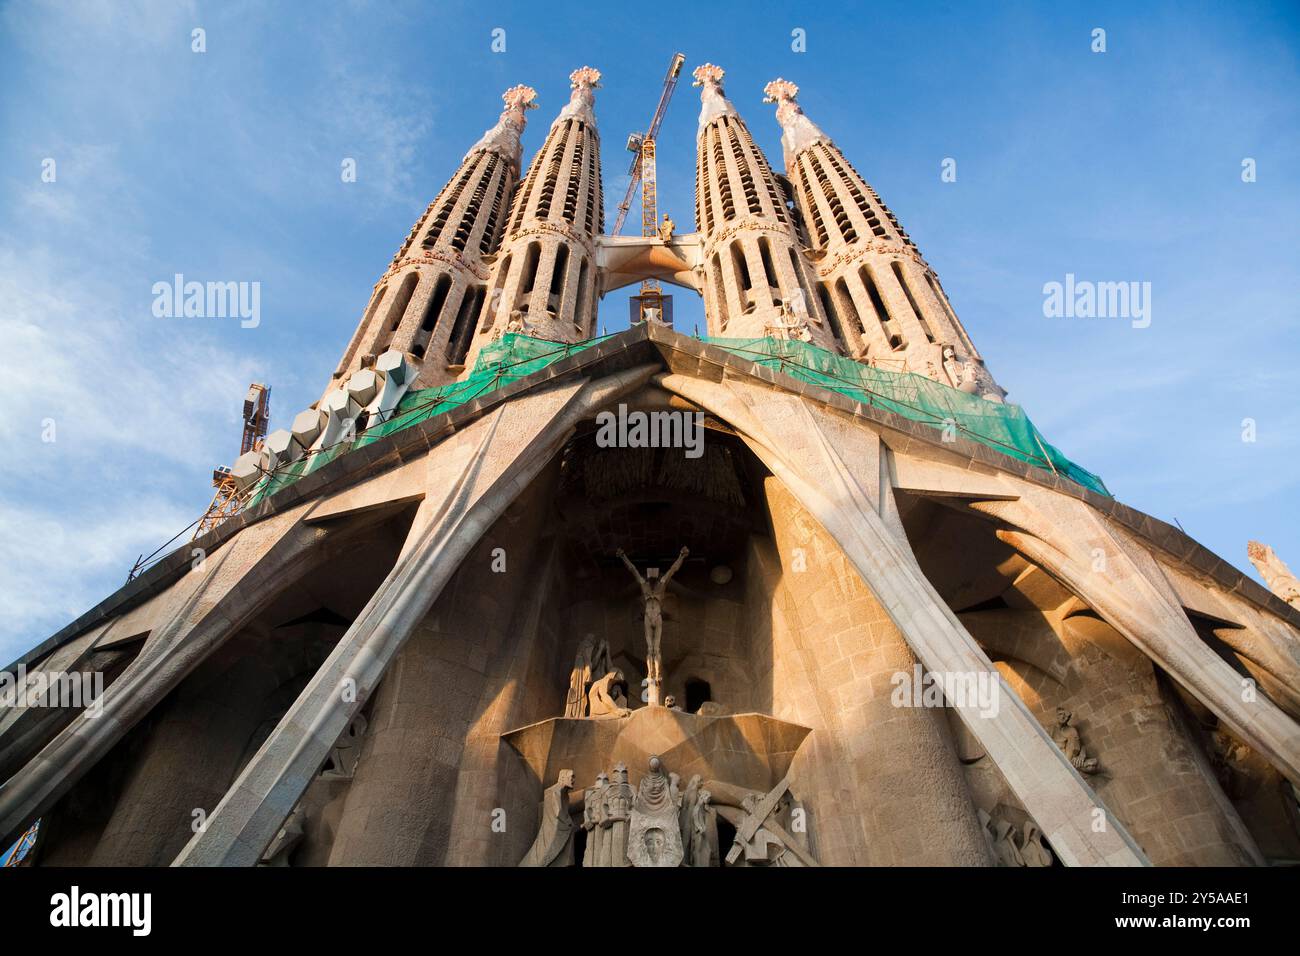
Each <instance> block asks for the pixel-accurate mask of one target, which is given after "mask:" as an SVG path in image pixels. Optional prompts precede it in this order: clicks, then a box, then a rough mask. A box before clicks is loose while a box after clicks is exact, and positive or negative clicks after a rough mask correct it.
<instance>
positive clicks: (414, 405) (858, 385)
mask: <svg viewBox="0 0 1300 956" xmlns="http://www.w3.org/2000/svg"><path fill="white" fill-rule="evenodd" d="M600 341H601V339H600V338H594V339H588V340H586V341H585V342H575V343H572V344H567V343H563V342H549V341H546V340H545V339H534V338H529V337H528V336H526V335H505V336H503V337H502V338H501V339H500V341H498V342H494V343H492V344H491V345H489V346H486V347H485V348H484V349H483V350H482V351H481V352H479V355H478V359H477V361H475V363H474V368H473V370H472V371H471V372H470V374H469V375H468V376H467V377H466V378H465V379H464V380H463V381H459V382H453V383H451V384H449V385H440V386H438V387H437V388H421V389H416V390H414V391H411V392H408V393H407V394H406V395H404V396H403V397H402V400H401V401H400V402H399V403H398V405H397V408H396V409H394V411H393V413H392V414H391V415H390V416H389V417H388V419H387V420H386V421H383V422H379V423H376V424H372V425H370V426H369V427H368V428H367V429H366V430H365V432H364V433H363V434H361V435H360V436H358V437H357V438H356V439H355V440H353V441H350V442H340V443H339V444H336V445H332V446H330V447H329V448H324V449H319V450H317V451H314V452H312V453H310V454H309V455H307V456H305V457H303V458H301V459H299V460H298V461H295V462H293V463H291V464H289V465H286V466H284V467H283V468H281V469H277V470H276V471H275V472H274V473H273V474H272V475H271V476H270V479H269V480H268V481H267V482H266V483H265V484H264V485H263V486H262V487H261V488H259V489H258V490H257V492H256V493H255V494H254V495H253V497H252V499H251V500H250V501H249V503H248V506H249V507H251V506H253V505H255V504H257V503H258V502H260V501H262V500H264V499H266V498H268V497H270V496H271V495H273V494H275V493H276V492H277V491H279V490H280V489H281V488H284V487H285V486H286V485H289V484H291V483H293V482H295V481H297V480H298V479H299V478H301V477H303V476H304V475H309V474H311V473H312V472H314V471H316V470H318V469H320V468H323V467H324V466H325V465H326V464H328V463H329V462H331V461H333V460H334V459H335V458H337V457H338V456H339V455H340V454H342V453H344V452H345V451H347V450H349V449H351V448H359V447H363V446H365V445H368V444H370V443H372V442H375V441H378V440H379V439H380V438H383V437H384V436H385V435H391V434H393V433H394V432H398V431H401V430H402V429H404V428H409V427H411V426H412V425H416V424H418V423H420V422H422V421H424V420H425V419H428V418H432V417H433V416H434V415H439V414H441V413H443V412H445V411H448V410H450V409H452V408H456V407H458V406H460V405H463V404H465V403H466V402H469V401H472V400H473V399H475V398H478V397H479V396H480V395H483V394H485V393H487V392H490V391H492V390H493V389H497V388H500V387H501V386H503V385H508V384H509V383H510V382H513V381H515V380H516V379H520V378H523V377H524V376H525V375H531V374H532V373H533V372H536V371H538V370H539V369H542V368H545V367H546V366H548V365H550V364H551V363H552V362H555V361H558V360H559V359H562V358H565V357H567V356H569V355H572V354H574V353H575V352H580V351H582V350H583V349H586V348H590V347H591V346H592V345H594V344H596V343H597V342H600ZM702 341H705V342H708V343H709V344H711V345H716V346H719V347H721V348H724V349H726V350H727V351H729V352H732V353H734V354H735V355H738V356H740V357H742V358H745V359H748V360H749V361H751V362H754V363H755V364H757V365H763V366H766V367H768V368H773V369H776V370H778V371H780V372H783V373H784V374H786V375H789V376H791V377H792V378H797V379H799V380H801V381H805V382H810V383H812V384H815V385H820V386H822V387H823V388H828V389H831V390H832V391H836V392H839V393H841V394H843V395H847V396H849V397H850V398H853V399H855V400H856V401H859V402H861V403H862V404H863V405H871V406H874V407H877V408H884V409H887V410H888V411H891V412H894V413H895V414H898V415H901V416H903V417H904V418H907V419H910V420H912V421H917V422H924V423H925V424H927V425H932V426H934V427H935V428H937V429H940V430H948V431H950V432H951V433H952V434H954V435H957V434H960V435H962V436H964V437H966V438H969V439H972V440H974V441H978V442H981V443H983V444H985V445H988V446H989V447H991V448H996V449H997V450H998V451H1001V452H1003V453H1005V454H1007V455H1011V456H1013V457H1015V458H1019V459H1020V460H1021V461H1026V462H1029V463H1030V464H1032V465H1035V466H1036V467H1038V468H1042V469H1044V470H1046V471H1051V472H1054V473H1056V474H1059V475H1062V476H1064V477H1066V478H1069V479H1070V480H1071V481H1073V482H1075V483H1076V484H1079V485H1082V486H1083V487H1084V488H1088V489H1090V490H1092V491H1095V492H1097V493H1099V494H1103V495H1106V496H1107V497H1109V496H1110V492H1109V491H1107V490H1106V486H1105V485H1104V484H1103V483H1102V480H1101V479H1100V478H1099V477H1097V476H1096V475H1094V474H1093V473H1092V472H1090V471H1087V470H1086V469H1084V468H1081V467H1079V466H1078V465H1076V464H1075V463H1074V462H1072V461H1070V459H1068V458H1066V457H1065V456H1064V455H1063V454H1061V453H1060V451H1058V450H1057V449H1056V448H1055V447H1054V446H1052V445H1050V444H1048V442H1047V441H1046V440H1045V439H1044V438H1043V436H1042V434H1041V433H1040V432H1039V431H1038V429H1037V428H1035V427H1034V423H1033V422H1031V421H1030V420H1029V417H1028V416H1027V415H1025V413H1024V410H1023V409H1021V408H1020V406H1019V405H1008V404H1000V403H997V402H990V401H987V400H986V399H983V398H979V397H978V396H975V395H968V394H966V393H965V392H960V391H958V390H957V389H955V388H950V387H949V386H947V385H943V384H940V383H939V382H936V381H933V380H932V379H929V378H926V377H925V376H924V375H916V374H914V373H912V372H891V371H887V370H885V369H879V368H871V367H870V366H866V365H862V364H860V363H858V362H855V361H853V360H852V359H848V358H844V357H842V356H839V355H833V354H831V353H830V352H827V351H825V350H824V349H819V348H817V347H816V346H814V345H809V344H808V343H806V342H797V341H791V340H787V339H768V338H764V339H728V338H705V339H702Z"/></svg>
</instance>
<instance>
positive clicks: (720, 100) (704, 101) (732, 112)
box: [691, 63, 738, 137]
mask: <svg viewBox="0 0 1300 956" xmlns="http://www.w3.org/2000/svg"><path fill="white" fill-rule="evenodd" d="M726 72H727V71H726V70H724V69H723V68H722V67H720V66H714V65H713V64H712V63H705V64H703V65H701V66H697V67H696V68H695V71H694V72H693V73H692V74H691V75H692V76H693V77H695V83H694V84H693V85H695V86H698V87H701V88H702V89H701V90H700V128H699V132H698V133H697V134H696V135H697V137H698V136H702V135H703V134H704V127H706V126H708V125H709V124H710V123H712V122H713V121H714V120H716V119H717V118H718V117H719V116H736V115H738V114H737V113H736V108H735V107H734V106H732V105H731V100H729V99H727V94H726V93H725V92H723V89H722V78H723V77H724V76H726Z"/></svg>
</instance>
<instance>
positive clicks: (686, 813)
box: [678, 773, 703, 847]
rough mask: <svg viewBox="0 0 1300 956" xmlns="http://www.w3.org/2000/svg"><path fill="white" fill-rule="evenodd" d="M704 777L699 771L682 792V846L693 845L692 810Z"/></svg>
mask: <svg viewBox="0 0 1300 956" xmlns="http://www.w3.org/2000/svg"><path fill="white" fill-rule="evenodd" d="M702 782H703V778H701V777H700V775H699V774H698V773H697V774H695V775H694V776H692V777H691V779H690V780H689V781H688V782H687V784H686V792H685V793H684V794H682V808H681V812H680V813H679V814H678V820H679V821H680V823H681V831H682V846H684V847H690V845H691V810H692V809H694V807H695V801H696V800H697V799H698V798H699V793H700V784H701V783H702Z"/></svg>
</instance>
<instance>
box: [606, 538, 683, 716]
mask: <svg viewBox="0 0 1300 956" xmlns="http://www.w3.org/2000/svg"><path fill="white" fill-rule="evenodd" d="M690 553H691V551H690V549H689V548H685V547H684V548H682V550H681V552H680V553H679V554H678V555H677V560H676V561H674V562H673V565H672V567H670V568H669V569H668V573H667V574H665V575H664V576H663V577H659V569H658V568H650V569H648V570H647V571H646V576H645V577H642V576H641V572H640V571H638V570H637V569H636V565H635V564H633V563H632V562H631V561H629V560H628V557H627V555H626V554H625V553H624V552H623V549H622V548H619V549H618V552H617V554H618V556H619V559H620V560H621V561H622V562H623V563H624V564H625V565H626V566H627V569H628V570H629V571H631V572H632V576H633V577H634V578H636V582H637V584H638V585H640V587H641V604H642V613H643V616H644V621H645V642H646V670H647V672H648V673H647V674H646V681H647V682H648V683H647V688H648V690H649V692H650V693H649V700H648V703H650V704H651V705H658V704H659V702H660V700H659V688H660V687H661V686H662V683H663V658H662V656H661V655H660V650H659V645H660V640H661V639H662V637H663V629H664V614H663V602H664V594H665V593H666V592H667V590H668V582H669V581H671V580H672V579H673V575H674V574H676V573H677V572H678V571H679V570H681V566H682V564H683V563H684V562H685V561H686V557H687V555H689V554H690ZM647 578H648V579H649V580H647ZM651 582H653V583H651Z"/></svg>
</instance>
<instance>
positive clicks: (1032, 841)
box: [1020, 822, 1052, 867]
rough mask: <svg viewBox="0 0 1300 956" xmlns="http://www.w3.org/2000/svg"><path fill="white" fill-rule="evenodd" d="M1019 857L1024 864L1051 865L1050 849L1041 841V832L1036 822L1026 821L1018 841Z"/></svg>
mask: <svg viewBox="0 0 1300 956" xmlns="http://www.w3.org/2000/svg"><path fill="white" fill-rule="evenodd" d="M1020 858H1021V859H1022V860H1024V865H1025V866H1035V867H1037V866H1051V865H1052V851H1051V850H1049V849H1048V848H1047V847H1046V846H1045V845H1044V843H1043V834H1042V832H1041V831H1040V830H1039V829H1038V826H1037V824H1034V823H1032V822H1031V823H1026V824H1025V834H1024V837H1023V838H1022V840H1021V842H1020Z"/></svg>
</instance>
